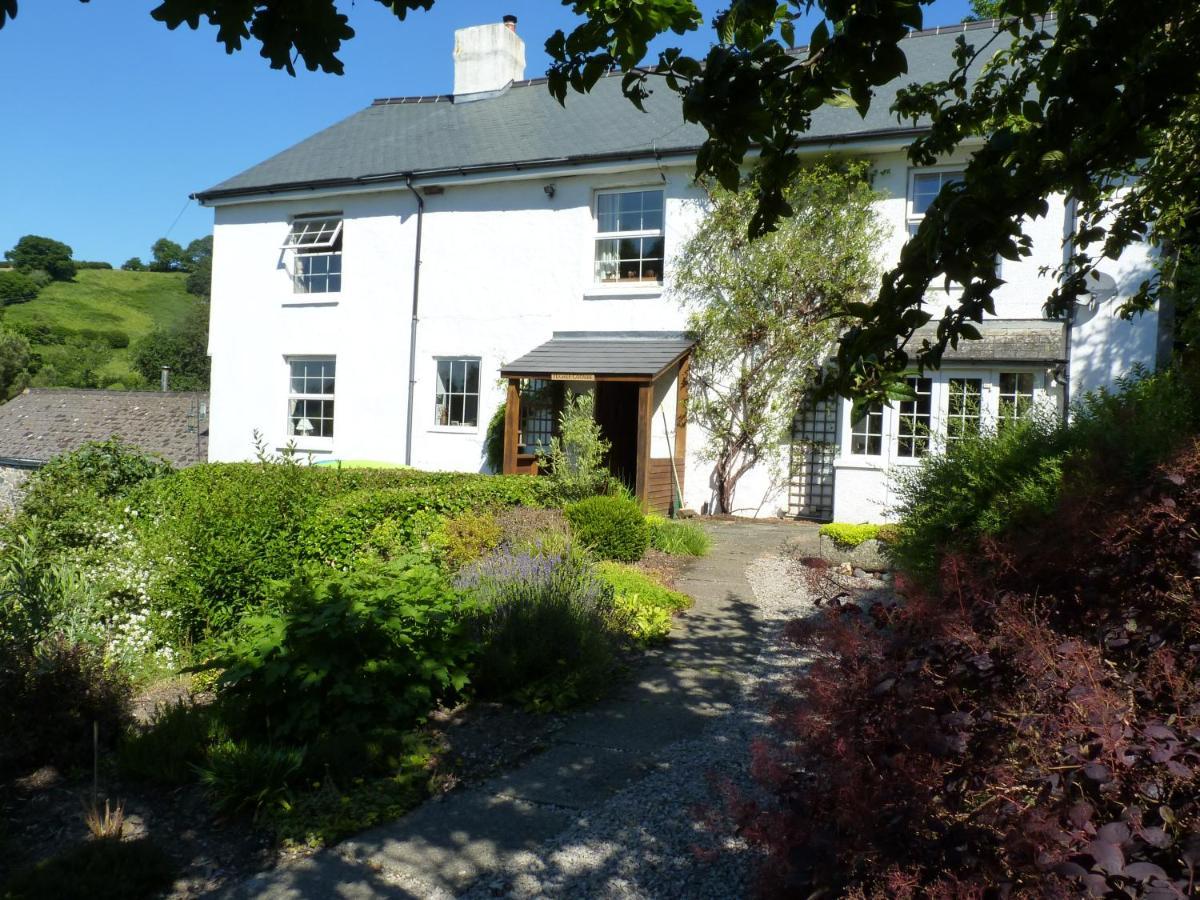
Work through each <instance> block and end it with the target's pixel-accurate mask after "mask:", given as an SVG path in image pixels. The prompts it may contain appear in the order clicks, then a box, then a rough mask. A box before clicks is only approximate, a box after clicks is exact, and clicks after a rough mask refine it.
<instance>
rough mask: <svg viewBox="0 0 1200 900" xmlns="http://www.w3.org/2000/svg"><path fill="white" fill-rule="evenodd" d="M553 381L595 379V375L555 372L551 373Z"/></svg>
mask: <svg viewBox="0 0 1200 900" xmlns="http://www.w3.org/2000/svg"><path fill="white" fill-rule="evenodd" d="M550 380H551V381H595V380H596V376H595V375H582V374H580V373H579V372H554V373H552V374H551V375H550Z"/></svg>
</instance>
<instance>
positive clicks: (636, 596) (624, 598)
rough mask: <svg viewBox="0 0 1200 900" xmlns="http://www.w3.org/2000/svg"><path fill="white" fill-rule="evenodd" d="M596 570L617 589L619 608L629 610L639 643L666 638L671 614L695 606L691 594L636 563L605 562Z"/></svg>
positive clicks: (629, 624)
mask: <svg viewBox="0 0 1200 900" xmlns="http://www.w3.org/2000/svg"><path fill="white" fill-rule="evenodd" d="M596 571H597V572H598V574H599V575H600V577H601V578H602V579H603V580H604V581H605V582H606V583H607V584H608V585H609V586H610V587H611V588H612V589H613V595H614V599H615V601H616V605H617V609H618V610H620V611H622V612H623V613H625V616H626V619H625V621H626V627H627V628H628V629H629V633H630V635H631V636H632V637H633V638H634V639H635V640H637V641H638V642H639V643H642V644H648V643H653V642H656V641H661V640H663V639H665V638H666V636H667V635H668V634H669V633H670V631H671V614H672V613H674V612H678V611H679V610H683V609H687V608H688V607H689V606H691V605H692V598H691V597H688V596H687V595H686V594H681V593H679V592H678V591H673V590H671V589H670V588H668V587H667V586H666V585H664V584H662V583H660V582H659V581H657V580H655V579H654V578H653V577H651V576H650V575H647V574H646V573H645V572H640V571H638V570H637V569H635V568H633V567H632V566H627V565H624V564H622V563H615V562H605V563H600V565H598V566H597V567H596Z"/></svg>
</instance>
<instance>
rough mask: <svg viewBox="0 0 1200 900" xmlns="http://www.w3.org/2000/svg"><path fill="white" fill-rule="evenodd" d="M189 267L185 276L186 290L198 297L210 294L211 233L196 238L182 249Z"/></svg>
mask: <svg viewBox="0 0 1200 900" xmlns="http://www.w3.org/2000/svg"><path fill="white" fill-rule="evenodd" d="M184 252H185V255H186V256H187V260H188V265H189V267H190V269H189V272H188V277H187V284H186V287H187V292H188V293H189V294H195V295H196V296H198V297H208V296H210V295H211V294H212V253H213V239H212V235H211V234H210V235H206V236H205V237H202V238H196V239H195V240H194V241H192V242H191V243H190V244H188V245H187V250H186V251H184Z"/></svg>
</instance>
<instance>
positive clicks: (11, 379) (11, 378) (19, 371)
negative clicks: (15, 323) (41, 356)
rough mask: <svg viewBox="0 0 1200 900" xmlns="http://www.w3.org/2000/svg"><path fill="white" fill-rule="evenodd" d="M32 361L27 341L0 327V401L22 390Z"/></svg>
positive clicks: (27, 378)
mask: <svg viewBox="0 0 1200 900" xmlns="http://www.w3.org/2000/svg"><path fill="white" fill-rule="evenodd" d="M32 361H33V354H32V353H31V352H30V350H29V341H27V340H25V338H23V337H22V336H21V335H19V334H13V333H12V332H11V331H7V330H5V329H4V328H0V402H2V401H4V400H8V399H9V398H10V397H13V396H15V395H16V394H19V393H20V392H21V391H22V390H24V388H25V386H26V384H27V383H28V381H29V366H30V364H31V363H32Z"/></svg>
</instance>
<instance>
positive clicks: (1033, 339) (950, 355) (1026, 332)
mask: <svg viewBox="0 0 1200 900" xmlns="http://www.w3.org/2000/svg"><path fill="white" fill-rule="evenodd" d="M976 327H977V328H978V329H979V333H980V340H978V341H959V342H958V349H957V350H955V349H954V348H952V347H950V346H947V347H946V353H945V355H944V356H943V357H942V365H943V367H945V366H946V365H947V364H951V363H1000V362H1011V363H1049V362H1066V361H1067V328H1066V323H1065V322H1059V321H1054V320H1050V319H1001V320H996V321H991V322H984V323H983V324H982V325H978V326H976ZM936 338H937V328H936V326H926V327H924V328H918V329H917V331H916V333H915V334H914V335H913V339H912V341H910V342H909V347H910V348H912V349H916V348H917V347H919V346H921V341H922V340H923V339H928V340H929V342H930V343H933V341H934V340H936Z"/></svg>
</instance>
